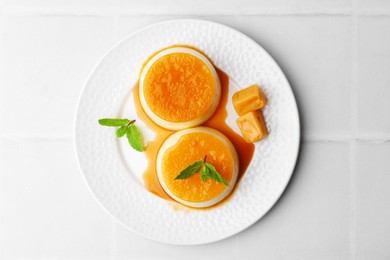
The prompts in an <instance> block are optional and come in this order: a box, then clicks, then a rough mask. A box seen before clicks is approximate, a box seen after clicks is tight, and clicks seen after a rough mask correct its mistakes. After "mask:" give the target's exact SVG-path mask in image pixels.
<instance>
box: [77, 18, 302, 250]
mask: <svg viewBox="0 0 390 260" xmlns="http://www.w3.org/2000/svg"><path fill="white" fill-rule="evenodd" d="M174 44H186V45H192V46H195V47H197V48H198V49H200V50H202V51H203V52H205V53H206V54H207V55H208V56H209V57H210V58H211V60H212V61H213V62H214V63H215V65H216V66H217V67H218V68H219V69H221V70H222V71H224V72H225V73H226V74H227V75H228V76H229V95H230V97H229V102H228V105H227V109H228V118H227V123H228V124H229V125H230V126H231V127H232V128H233V129H234V130H235V131H237V132H238V128H237V126H236V124H235V119H236V118H237V115H236V114H235V112H234V109H233V106H232V104H231V95H232V94H233V93H234V92H235V91H237V90H239V89H242V88H245V87H247V86H249V85H252V84H258V85H259V86H261V88H262V89H263V91H264V93H265V95H266V96H267V98H268V104H267V106H266V108H265V109H264V110H263V114H264V118H265V121H266V123H267V126H268V129H269V136H268V137H267V138H266V139H264V140H262V141H260V142H257V143H255V153H254V156H253V159H252V162H251V164H250V165H249V167H248V169H247V171H246V173H245V175H244V177H243V178H242V179H241V180H240V182H239V183H238V187H237V189H236V190H235V191H234V193H233V195H232V196H231V197H230V198H229V200H228V201H226V202H225V203H222V204H221V205H219V206H217V207H214V208H211V209H207V210H193V209H189V208H185V207H182V206H180V205H179V204H176V203H172V202H167V201H166V200H164V199H161V198H160V197H158V196H156V195H154V194H152V193H150V192H149V191H148V190H147V189H146V188H145V187H144V184H143V181H142V173H143V170H144V169H145V167H146V163H147V162H146V159H145V157H144V155H143V154H142V153H138V152H135V151H133V150H132V149H131V148H130V146H129V145H128V144H127V143H126V140H125V138H123V139H124V140H118V139H117V138H116V137H115V129H113V128H104V127H101V126H100V125H99V124H98V122H97V121H98V119H100V118H104V117H127V118H136V113H135V110H134V108H133V102H132V100H133V97H132V88H133V86H134V85H135V84H136V83H137V81H138V77H139V72H140V69H141V67H142V64H143V63H144V62H145V61H146V60H147V58H148V57H149V56H150V55H151V54H153V53H154V52H156V51H158V50H160V49H162V48H164V47H167V46H170V45H174ZM137 123H139V127H140V128H141V130H142V131H143V132H144V133H145V139H146V141H148V140H151V139H153V132H151V131H150V130H148V129H147V127H146V126H145V125H143V124H142V122H138V121H137ZM299 141H300V130H299V116H298V110H297V106H296V102H295V99H294V96H293V93H292V91H291V88H290V85H289V83H288V81H287V80H286V78H285V76H284V74H283V72H282V71H281V70H280V68H279V66H278V65H277V64H276V62H275V61H274V60H273V59H272V58H271V56H270V55H269V54H268V53H267V52H266V51H265V50H264V49H263V48H262V47H261V46H259V44H257V43H256V42H254V41H253V40H251V39H250V38H248V37H247V36H245V35H244V34H242V33H240V32H238V31H236V30H234V29H232V28H229V27H227V26H224V25H221V24H217V23H213V22H209V21H202V20H172V21H166V22H162V23H158V24H153V25H150V26H148V27H145V28H143V29H141V30H138V31H136V32H134V33H133V34H131V35H129V36H127V37H126V38H125V39H123V40H122V41H120V42H119V43H118V44H117V45H115V46H114V47H113V48H112V49H111V50H110V51H109V52H108V53H107V54H106V55H105V56H104V58H103V59H102V60H101V61H100V62H99V63H98V64H97V65H96V66H95V68H94V69H93V71H92V73H91V75H90V76H89V78H88V80H87V81H86V84H85V86H84V88H83V90H82V93H81V95H80V98H79V102H78V106H77V110H76V116H75V149H76V154H77V159H78V163H79V166H80V170H81V172H82V175H83V177H84V179H85V181H86V183H87V185H88V187H89V189H90V190H91V192H92V193H93V195H94V196H95V198H96V199H97V201H98V202H99V203H100V204H101V205H102V206H103V208H105V209H106V211H107V212H108V213H109V214H110V215H112V216H113V217H114V218H115V219H116V220H118V221H119V222H120V223H121V224H123V225H124V226H125V227H127V228H128V229H130V230H131V231H133V232H135V233H137V234H139V235H141V236H144V237H146V238H149V239H152V240H156V241H161V242H165V243H170V244H184V245H194V244H204V243H210V242H213V241H218V240H221V239H224V238H227V237H229V236H232V235H234V234H236V233H238V232H240V231H242V230H244V229H245V228H248V227H249V226H251V225H252V224H253V223H255V222H256V221H258V220H259V219H260V218H261V217H263V216H264V215H265V214H266V213H267V212H268V211H269V210H270V209H271V207H272V206H273V205H274V204H275V203H276V202H277V200H278V199H279V197H280V196H281V194H282V193H283V191H284V189H285V188H286V186H287V184H288V182H289V180H290V177H291V175H292V173H293V170H294V166H295V163H296V160H297V155H298V150H299Z"/></svg>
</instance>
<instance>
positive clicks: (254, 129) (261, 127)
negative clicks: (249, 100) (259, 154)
mask: <svg viewBox="0 0 390 260" xmlns="http://www.w3.org/2000/svg"><path fill="white" fill-rule="evenodd" d="M236 122H237V125H238V127H239V128H240V131H241V134H242V137H243V138H244V140H245V141H246V142H247V143H254V142H256V141H259V140H261V139H263V138H264V137H266V136H267V134H268V130H267V126H266V125H265V122H264V118H263V114H262V113H261V112H260V111H259V110H257V111H251V112H249V113H246V114H245V115H243V116H240V117H239V118H238V119H237V120H236Z"/></svg>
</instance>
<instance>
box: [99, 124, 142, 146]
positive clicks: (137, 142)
mask: <svg viewBox="0 0 390 260" xmlns="http://www.w3.org/2000/svg"><path fill="white" fill-rule="evenodd" d="M134 123H135V120H129V119H126V118H124V119H121V118H102V119H99V124H100V125H102V126H113V127H118V126H119V128H118V130H116V136H117V137H118V138H121V137H123V136H124V135H126V137H127V140H128V142H129V144H130V145H131V147H133V148H134V150H136V151H138V152H143V150H144V146H143V137H142V133H141V131H140V130H139V129H138V127H137V126H135V125H134Z"/></svg>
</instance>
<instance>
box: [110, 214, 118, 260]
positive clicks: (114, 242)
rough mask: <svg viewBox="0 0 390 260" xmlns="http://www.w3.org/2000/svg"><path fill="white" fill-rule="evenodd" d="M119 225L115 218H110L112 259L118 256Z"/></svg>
mask: <svg viewBox="0 0 390 260" xmlns="http://www.w3.org/2000/svg"><path fill="white" fill-rule="evenodd" d="M116 237H117V225H116V222H115V220H114V219H112V218H111V220H110V259H111V260H115V259H116V256H117V251H118V246H117V244H118V243H117V240H116Z"/></svg>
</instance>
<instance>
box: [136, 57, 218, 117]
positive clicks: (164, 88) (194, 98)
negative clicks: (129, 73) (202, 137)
mask: <svg viewBox="0 0 390 260" xmlns="http://www.w3.org/2000/svg"><path fill="white" fill-rule="evenodd" d="M214 80H215V79H214V77H213V74H212V72H211V71H210V69H209V68H208V67H207V66H206V64H205V63H204V62H203V61H202V60H201V59H199V58H198V57H195V56H193V55H191V54H189V53H180V52H177V53H170V54H167V55H164V56H162V57H160V58H159V59H158V60H157V61H155V62H154V63H153V65H152V66H151V67H150V68H149V70H148V72H147V73H146V75H145V79H144V87H143V91H144V96H145V101H146V103H147V104H148V106H149V107H150V109H151V110H152V111H153V113H155V114H156V115H157V116H159V117H160V118H162V119H164V120H167V121H170V122H186V121H189V120H192V119H194V118H197V117H199V116H201V115H203V114H204V113H206V111H207V110H209V109H210V106H211V105H212V103H213V100H214V95H215V83H214Z"/></svg>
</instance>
